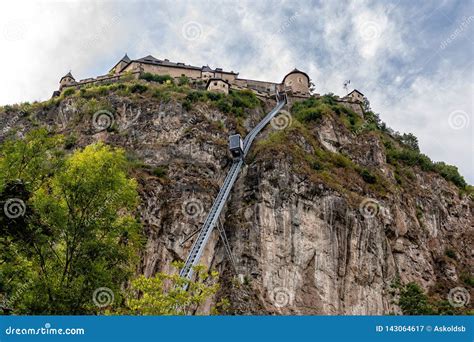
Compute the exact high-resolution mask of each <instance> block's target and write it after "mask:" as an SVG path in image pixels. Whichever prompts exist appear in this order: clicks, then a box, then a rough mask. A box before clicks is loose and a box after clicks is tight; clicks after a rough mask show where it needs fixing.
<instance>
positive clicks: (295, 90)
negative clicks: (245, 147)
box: [53, 54, 364, 102]
mask: <svg viewBox="0 0 474 342" xmlns="http://www.w3.org/2000/svg"><path fill="white" fill-rule="evenodd" d="M144 74H152V75H160V76H165V75H167V76H170V77H171V78H172V79H175V80H179V79H182V78H183V77H185V78H186V79H187V80H188V81H189V82H190V83H191V84H194V85H199V86H200V87H205V89H206V90H209V91H215V92H222V93H225V94H227V93H228V92H229V90H230V89H249V90H252V91H253V92H255V93H256V95H259V96H264V97H270V96H273V95H275V93H277V92H280V91H284V92H286V93H287V94H288V95H289V96H292V97H296V98H307V97H309V96H310V95H311V87H312V85H313V84H312V82H311V80H310V78H309V76H308V75H307V74H306V73H305V72H303V71H300V70H298V69H296V68H295V69H293V70H292V71H290V72H289V73H288V74H286V75H285V76H284V77H283V80H282V82H281V83H274V82H267V81H258V80H251V79H246V78H239V77H238V76H239V73H238V72H234V71H225V70H223V69H222V68H215V69H213V68H211V67H209V66H208V65H204V66H202V67H197V66H192V65H188V64H184V63H181V62H176V63H175V62H171V61H169V60H168V59H164V60H161V59H157V58H155V57H153V56H151V55H148V56H146V57H143V58H140V59H130V58H129V57H128V56H127V54H125V56H123V57H122V59H120V60H119V61H118V62H117V63H116V64H115V65H114V66H113V67H112V68H111V69H110V70H109V72H108V73H107V74H106V75H102V76H97V77H95V78H86V79H83V80H80V81H76V80H75V79H74V77H73V76H72V74H71V72H69V73H67V74H66V75H64V76H63V77H62V78H61V79H60V81H59V91H55V92H54V94H53V96H58V95H60V94H61V92H62V91H63V90H64V89H66V88H71V87H73V88H80V87H82V86H87V85H96V84H103V83H110V82H116V81H120V80H122V79H130V78H135V79H139V78H141V76H142V75H144ZM313 95H316V96H318V94H313ZM363 98H364V95H363V94H362V93H360V92H359V91H357V90H354V91H352V92H351V93H349V94H347V95H346V96H345V97H344V98H343V99H345V100H346V101H351V102H362V101H363Z"/></svg>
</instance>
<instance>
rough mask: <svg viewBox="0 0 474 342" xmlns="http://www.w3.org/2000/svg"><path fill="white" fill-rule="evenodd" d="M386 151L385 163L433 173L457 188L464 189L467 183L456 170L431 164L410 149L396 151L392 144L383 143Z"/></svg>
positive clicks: (455, 168)
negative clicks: (398, 163)
mask: <svg viewBox="0 0 474 342" xmlns="http://www.w3.org/2000/svg"><path fill="white" fill-rule="evenodd" d="M384 145H385V147H386V149H387V162H388V163H390V164H392V165H396V163H397V161H400V162H402V163H404V164H405V165H409V166H419V167H420V168H421V169H422V170H423V171H433V172H436V173H438V174H439V175H440V176H442V177H443V178H444V179H446V180H447V181H451V182H453V183H454V184H455V185H456V186H457V187H459V188H461V189H465V188H466V187H467V183H466V181H465V180H464V177H463V176H461V175H460V174H459V171H458V168H457V167H455V166H453V165H448V164H446V163H444V162H437V163H433V162H432V161H431V159H430V158H429V157H428V156H426V155H425V154H422V153H420V152H418V151H417V150H415V149H411V148H402V149H396V148H394V147H393V145H392V144H386V143H384Z"/></svg>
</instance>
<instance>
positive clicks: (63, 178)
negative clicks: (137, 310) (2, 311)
mask: <svg viewBox="0 0 474 342" xmlns="http://www.w3.org/2000/svg"><path fill="white" fill-rule="evenodd" d="M60 141H62V139H61V138H60V137H57V136H49V135H48V134H47V132H46V131H45V130H38V131H34V132H32V133H30V134H29V135H27V137H26V138H25V139H24V140H16V141H8V142H7V143H5V144H4V147H3V148H2V156H1V158H0V169H1V170H2V171H3V170H7V173H6V174H4V173H3V172H2V176H3V177H2V178H1V182H0V189H2V191H1V193H0V196H1V198H5V196H6V192H7V190H9V189H10V187H11V184H12V182H14V181H15V180H16V179H18V181H15V182H19V184H20V185H21V186H22V187H23V188H24V189H25V193H26V195H25V196H24V203H25V207H26V210H25V214H24V215H23V216H20V217H18V218H16V219H11V218H10V219H9V218H5V214H4V213H3V212H2V215H3V216H2V217H1V219H2V220H3V222H6V225H7V228H8V229H7V231H6V233H5V234H2V236H1V238H0V242H1V243H2V251H1V253H0V271H1V274H2V275H3V277H2V278H1V279H0V285H1V286H2V288H1V290H2V292H4V291H5V292H7V293H9V294H10V296H11V295H12V294H13V295H14V294H15V293H17V292H18V288H19V285H21V284H24V283H25V280H26V279H30V280H31V281H29V286H28V291H26V292H25V293H23V295H22V296H21V298H18V299H16V303H15V305H14V309H15V311H14V312H17V313H29V314H66V313H67V314H76V313H92V312H95V311H96V310H97V307H95V306H94V305H93V304H92V294H93V292H94V290H95V289H97V288H99V287H109V288H110V289H112V290H113V291H114V292H115V293H116V294H119V293H120V292H119V288H120V285H121V284H122V283H123V282H124V281H126V280H127V279H128V278H129V276H130V275H131V274H132V272H133V271H134V266H135V264H136V262H137V261H138V260H137V255H138V247H139V245H140V235H139V224H138V223H137V221H136V219H135V218H134V217H133V210H134V209H135V208H136V206H137V204H138V195H137V192H136V187H137V184H136V181H135V180H133V179H129V178H128V177H127V174H126V171H127V163H126V159H125V156H124V152H123V151H122V150H120V149H114V148H111V147H109V146H106V145H104V144H102V143H97V144H93V145H89V146H87V147H86V148H84V149H83V150H80V151H77V152H75V153H74V154H72V155H70V156H69V157H64V156H63V155H62V154H61V153H56V152H58V151H57V150H58V146H59V142H60ZM12 165H20V166H21V167H20V168H19V169H18V170H17V171H16V172H14V171H12V170H10V168H12ZM15 184H16V183H15ZM18 231H20V232H22V234H18ZM12 264H18V265H20V266H21V270H22V271H21V272H18V273H14V272H12V270H11V266H10V265H12ZM25 270H26V271H25Z"/></svg>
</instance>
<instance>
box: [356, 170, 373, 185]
mask: <svg viewBox="0 0 474 342" xmlns="http://www.w3.org/2000/svg"><path fill="white" fill-rule="evenodd" d="M359 174H360V175H361V177H362V179H363V180H364V182H366V183H369V184H375V183H376V182H377V177H375V176H374V175H373V174H372V173H371V172H370V171H369V170H367V169H362V170H361V171H360V172H359Z"/></svg>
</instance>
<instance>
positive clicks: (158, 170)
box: [152, 166, 166, 178]
mask: <svg viewBox="0 0 474 342" xmlns="http://www.w3.org/2000/svg"><path fill="white" fill-rule="evenodd" d="M152 173H153V175H155V176H156V177H158V178H162V177H165V176H166V168H164V167H163V166H157V167H155V168H154V169H153V171H152Z"/></svg>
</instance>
